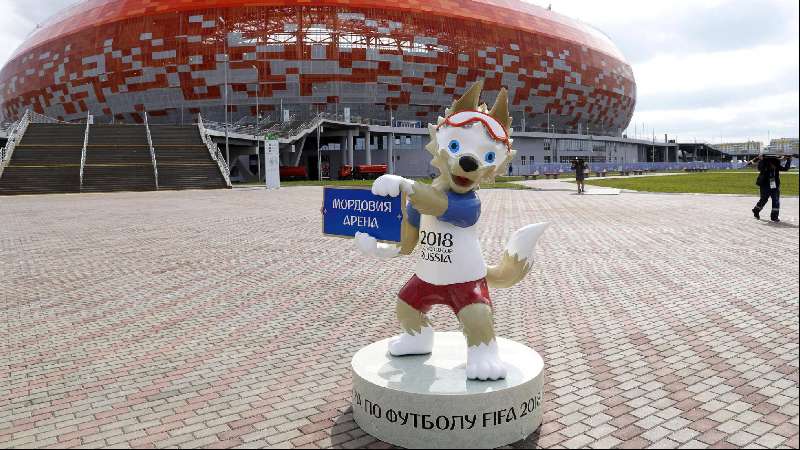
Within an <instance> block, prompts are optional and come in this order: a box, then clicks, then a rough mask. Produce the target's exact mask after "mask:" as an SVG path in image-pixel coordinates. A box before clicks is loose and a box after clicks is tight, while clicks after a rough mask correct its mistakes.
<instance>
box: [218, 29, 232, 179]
mask: <svg viewBox="0 0 800 450" xmlns="http://www.w3.org/2000/svg"><path fill="white" fill-rule="evenodd" d="M219 20H220V22H222V24H223V25H224V26H225V27H224V28H223V33H224V36H223V41H222V42H223V45H224V47H223V48H224V49H225V161H226V162H227V163H228V167H230V166H231V150H230V145H228V144H229V142H230V132H229V127H228V66H229V65H230V59H231V58H230V56H229V55H228V25H227V24H226V23H225V19H223V18H222V16H220V17H219Z"/></svg>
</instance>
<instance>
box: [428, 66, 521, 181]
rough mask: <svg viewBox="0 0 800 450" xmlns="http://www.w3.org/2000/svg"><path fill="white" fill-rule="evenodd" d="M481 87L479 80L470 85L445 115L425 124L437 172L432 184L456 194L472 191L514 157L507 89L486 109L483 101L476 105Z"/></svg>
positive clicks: (498, 173)
mask: <svg viewBox="0 0 800 450" xmlns="http://www.w3.org/2000/svg"><path fill="white" fill-rule="evenodd" d="M482 89H483V81H478V82H477V83H475V84H474V85H472V87H471V88H470V89H469V90H468V91H467V93H466V94H464V96H463V97H461V98H460V99H459V100H457V101H456V102H454V103H453V106H452V107H450V108H449V109H447V111H445V115H446V117H440V118H439V121H438V123H437V124H436V125H429V126H428V129H429V131H430V133H431V142H430V144H428V146H427V149H428V151H429V152H431V154H432V155H433V161H432V162H431V164H432V165H433V166H434V167H436V168H437V169H439V171H440V172H441V175H440V176H439V177H438V178H437V180H436V183H437V184H438V185H439V187H441V188H449V189H450V190H451V191H453V192H456V193H459V194H465V193H467V192H470V191H472V190H475V189H477V188H478V186H479V185H480V183H481V182H484V181H491V180H494V178H495V177H496V176H497V175H501V174H503V173H505V171H506V170H507V168H508V165H509V164H511V160H512V159H513V158H514V153H515V152H514V150H512V149H511V143H512V140H511V135H510V133H509V129H510V127H511V117H509V116H508V91H506V89H505V88H503V89H502V90H501V91H500V94H499V95H498V96H497V101H496V102H495V104H494V107H492V110H491V111H489V109H488V108H487V106H486V105H485V104H482V105H480V106H479V105H478V103H479V101H480V95H481V90H482Z"/></svg>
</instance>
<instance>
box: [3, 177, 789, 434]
mask: <svg viewBox="0 0 800 450" xmlns="http://www.w3.org/2000/svg"><path fill="white" fill-rule="evenodd" d="M481 197H482V199H483V203H484V214H485V215H484V219H483V222H482V225H481V229H482V231H481V239H482V241H483V246H484V248H485V249H486V252H487V254H488V255H491V256H490V259H491V260H495V259H496V257H497V256H498V253H499V251H500V249H501V247H502V245H503V243H504V240H505V239H506V238H507V236H508V235H509V234H510V233H511V231H512V230H514V229H516V228H517V227H520V226H522V225H524V224H526V223H529V222H537V221H549V222H551V223H552V224H553V226H552V228H551V229H550V230H549V231H548V233H547V234H546V236H545V237H544V238H543V240H542V242H541V246H540V247H539V250H538V255H539V261H538V263H537V265H536V267H535V269H534V272H533V273H532V274H531V275H530V276H529V277H528V278H527V279H526V280H525V281H524V282H523V283H522V284H520V285H519V286H516V287H514V288H512V289H509V290H498V291H495V292H494V300H495V303H496V309H497V314H498V318H497V325H498V329H499V332H500V333H501V334H502V335H503V336H505V337H509V338H513V339H516V340H519V341H522V342H526V343H528V344H529V345H531V346H533V347H534V348H536V349H537V350H538V351H539V352H540V353H542V355H543V356H544V357H545V359H546V364H547V383H546V387H545V389H546V393H547V394H546V399H545V400H546V402H545V404H544V408H545V411H544V425H543V426H542V428H541V429H540V431H539V432H538V433H537V434H535V435H534V436H532V437H531V438H529V439H528V440H526V441H524V442H520V443H517V444H515V447H533V446H540V447H547V448H556V447H569V448H572V447H593V448H604V447H614V446H618V447H621V448H632V447H648V446H654V447H660V448H668V447H691V448H704V447H741V446H747V447H750V448H761V447H765V448H777V447H795V448H796V447H797V446H798V417H799V414H798V310H797V307H798V282H797V279H798V230H797V226H796V225H793V224H797V220H798V201H797V198H794V199H791V198H787V199H784V201H783V204H784V212H783V216H784V218H785V219H787V220H788V221H790V222H791V223H786V224H784V225H783V226H773V225H771V224H768V223H767V222H763V221H762V222H757V221H755V220H754V219H753V218H752V217H749V208H750V207H751V206H752V205H751V204H752V203H753V202H754V199H751V198H742V197H726V196H723V197H710V196H694V195H692V196H687V195H648V194H623V195H618V196H583V197H579V196H577V195H572V194H571V193H568V192H532V191H483V192H482V193H481ZM320 203H321V190H320V189H319V188H290V189H284V190H281V191H280V192H266V191H263V190H260V189H258V190H256V189H253V190H239V189H237V190H233V191H213V192H188V191H184V192H169V193H125V194H96V195H91V194H90V195H82V196H75V195H63V196H43V197H19V198H0V275H1V276H0V298H2V305H0V307H1V308H2V309H1V310H0V311H2V315H0V318H2V321H0V326H2V328H1V329H2V334H3V339H2V343H3V345H2V347H0V446H2V447H13V448H24V447H70V448H71V447H92V448H94V447H99V446H108V447H139V448H147V447H207V448H228V447H241V448H254V447H269V446H278V447H344V448H354V447H369V448H380V447H385V446H386V445H385V444H383V443H381V442H377V441H375V440H374V439H373V438H371V437H369V436H367V435H365V434H364V433H363V432H362V431H361V430H360V429H359V428H358V427H357V426H356V425H355V423H354V422H353V420H352V415H351V413H350V412H349V409H348V408H349V395H350V389H351V381H350V376H349V369H348V364H349V360H350V357H351V356H352V355H353V353H354V352H355V351H357V350H358V349H359V348H361V347H362V346H364V345H366V344H369V343H371V342H373V341H375V340H378V339H381V338H384V337H387V336H389V335H391V334H393V333H394V332H395V325H394V318H393V303H394V294H395V293H396V292H397V291H398V290H399V288H400V287H401V285H402V284H403V282H404V281H405V280H406V278H407V277H408V276H409V275H410V274H411V269H412V265H413V260H411V259H403V260H394V261H392V262H388V263H374V262H370V261H367V260H365V259H364V258H363V257H361V256H360V255H359V254H357V253H356V251H355V250H354V249H353V248H354V247H353V245H352V242H351V241H346V240H337V239H331V238H324V237H322V236H321V232H320V228H321V225H320V218H319V205H320ZM433 318H434V322H435V324H436V326H437V328H438V329H439V330H452V329H456V327H457V323H456V321H455V320H454V318H453V317H452V315H451V314H450V313H449V312H448V311H445V310H436V311H435V313H434V314H433Z"/></svg>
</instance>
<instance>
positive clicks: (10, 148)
mask: <svg viewBox="0 0 800 450" xmlns="http://www.w3.org/2000/svg"><path fill="white" fill-rule="evenodd" d="M30 123H31V111H30V110H26V111H25V115H23V116H22V118H21V119H20V120H19V122H17V124H16V126H14V128H13V129H12V130H11V133H9V135H8V141H7V142H6V145H5V147H3V148H2V149H0V177H2V176H3V171H4V170H5V168H6V165H7V164H8V162H9V161H11V156H12V155H13V154H14V149H15V148H17V145H19V143H20V141H22V137H23V136H24V135H25V131H27V130H28V125H30Z"/></svg>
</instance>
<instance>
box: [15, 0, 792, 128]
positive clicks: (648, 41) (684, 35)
mask: <svg viewBox="0 0 800 450" xmlns="http://www.w3.org/2000/svg"><path fill="white" fill-rule="evenodd" d="M77 1H78V0H38V1H37V0H0V10H2V11H3V14H2V15H0V42H3V43H4V45H3V46H2V47H0V64H4V63H5V61H6V60H7V59H8V57H9V56H10V55H11V54H12V53H13V52H14V50H15V49H16V48H17V47H18V46H19V44H21V43H22V41H23V40H24V38H25V37H26V36H27V35H29V34H30V33H31V32H32V31H33V30H34V28H35V27H36V24H38V23H42V22H44V21H45V20H46V19H47V18H49V17H50V16H52V15H53V14H55V13H56V12H57V11H58V10H60V9H63V8H64V7H66V6H69V5H71V4H74V3H76V2H77ZM525 1H529V2H531V3H534V4H538V5H540V6H544V7H547V6H548V3H551V4H552V7H553V10H554V11H556V12H558V13H561V14H564V15H567V16H570V17H573V18H577V19H579V20H582V21H584V22H586V23H588V24H590V25H592V26H595V27H596V28H598V29H600V30H601V31H603V32H604V33H606V34H607V35H608V36H609V37H610V38H611V39H612V41H613V42H614V43H615V44H616V45H617V46H618V47H619V48H620V49H621V50H622V52H623V54H624V55H625V56H626V58H627V59H628V61H630V63H631V65H632V66H633V71H634V75H635V76H636V81H637V86H638V104H637V109H636V114H635V116H634V123H632V125H631V129H630V130H629V134H633V133H632V130H633V127H634V125H636V126H638V127H641V126H642V124H643V123H644V125H645V126H646V127H647V129H648V130H652V129H653V128H655V129H656V133H657V134H658V135H659V136H662V137H663V134H664V133H665V132H666V133H669V134H670V135H673V136H675V135H677V136H679V137H680V136H692V137H693V138H697V139H699V140H716V141H719V140H720V139H731V140H734V139H742V138H747V137H752V138H757V139H760V140H764V141H765V140H766V139H767V131H768V130H769V131H770V134H771V136H773V137H775V136H779V135H780V136H782V135H785V136H794V137H796V136H798V134H800V132H799V131H798V119H797V118H798V115H800V106H798V105H799V103H800V102H798V84H800V79H799V78H798V73H799V72H800V62H799V61H798V54H799V53H800V48H798V34H800V26H799V25H798V23H799V22H798V16H800V10H799V9H798V8H800V6H798V5H799V4H798V2H797V1H796V0H760V1H758V2H754V1H750V0H704V1H702V2H697V1H695V0H670V1H668V2H641V1H640V0H606V1H602V2H600V1H596V0H525ZM649 133H652V131H649Z"/></svg>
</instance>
